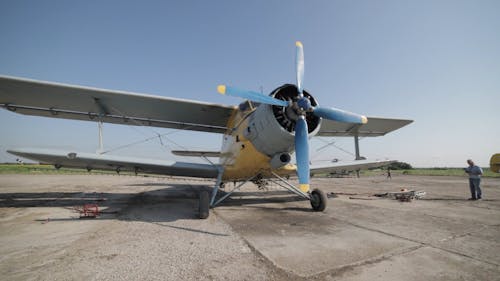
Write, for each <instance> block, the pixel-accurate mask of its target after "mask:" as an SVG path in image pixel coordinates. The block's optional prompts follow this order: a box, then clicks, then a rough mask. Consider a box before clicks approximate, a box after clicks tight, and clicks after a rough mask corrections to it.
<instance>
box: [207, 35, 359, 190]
mask: <svg viewBox="0 0 500 281" xmlns="http://www.w3.org/2000/svg"><path fill="white" fill-rule="evenodd" d="M295 46H296V57H295V68H296V74H297V76H296V79H297V81H296V82H297V97H296V98H295V99H294V100H293V101H284V100H280V99H277V98H274V97H271V96H266V95H264V94H261V93H258V92H253V91H247V90H242V89H238V88H235V87H230V86H226V85H219V86H218V87H217V91H218V92H219V93H221V94H223V95H228V96H233V97H240V98H244V99H247V100H251V101H254V102H259V103H264V104H269V105H276V106H283V107H291V108H292V109H293V110H294V111H295V114H296V116H297V117H296V120H295V123H296V125H295V151H296V155H295V157H296V160H297V176H298V178H299V188H300V190H302V191H303V192H308V191H309V174H310V173H309V136H308V127H307V120H306V114H307V113H308V112H311V113H312V114H314V115H315V116H317V117H321V118H325V119H329V120H333V121H337V122H344V123H354V124H366V123H367V122H368V119H367V118H366V117H365V116H363V115H359V114H356V113H352V112H349V111H345V110H342V109H338V108H333V107H320V106H315V107H314V106H312V105H311V101H310V100H309V98H308V97H306V96H304V88H303V86H304V84H303V82H304V46H303V45H302V43H301V42H300V41H297V42H295Z"/></svg>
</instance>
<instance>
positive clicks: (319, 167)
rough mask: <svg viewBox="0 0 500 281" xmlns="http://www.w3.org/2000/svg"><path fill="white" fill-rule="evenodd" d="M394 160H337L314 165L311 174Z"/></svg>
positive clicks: (387, 163) (366, 167) (379, 165)
mask: <svg viewBox="0 0 500 281" xmlns="http://www.w3.org/2000/svg"><path fill="white" fill-rule="evenodd" d="M394 162H396V160H383V161H371V160H354V161H351V162H337V163H328V164H324V165H312V166H311V174H316V173H334V172H349V171H356V170H362V169H370V168H376V167H382V166H385V165H389V164H391V163H394Z"/></svg>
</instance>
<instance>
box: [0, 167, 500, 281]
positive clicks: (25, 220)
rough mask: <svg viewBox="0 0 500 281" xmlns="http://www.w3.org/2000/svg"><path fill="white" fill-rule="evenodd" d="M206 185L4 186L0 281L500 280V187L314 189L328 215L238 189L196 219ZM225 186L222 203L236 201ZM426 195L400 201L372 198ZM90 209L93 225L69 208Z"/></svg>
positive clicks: (418, 184)
mask: <svg viewBox="0 0 500 281" xmlns="http://www.w3.org/2000/svg"><path fill="white" fill-rule="evenodd" d="M211 184H212V182H210V181H198V180H192V179H171V178H157V177H133V176H112V175H0V276H2V279H4V280H500V254H499V253H500V238H499V237H500V179H491V178H487V179H483V194H484V199H483V200H481V201H467V200H466V199H467V198H468V197H469V194H468V186H467V178H465V177H426V176H394V177H393V179H392V180H387V179H386V178H385V177H384V176H382V175H381V176H375V177H366V178H360V179H357V178H339V179H338V178H314V179H313V180H312V184H313V186H314V187H317V188H321V189H322V190H323V191H325V192H326V193H328V194H329V197H330V198H329V199H328V200H329V202H328V208H327V210H326V211H325V212H321V213H317V212H313V211H312V210H311V208H310V204H309V202H308V201H304V200H300V199H299V198H297V197H296V196H294V195H292V194H290V193H288V192H285V191H283V190H281V189H279V188H278V187H276V186H269V187H268V190H265V191H263V190H259V189H257V188H256V187H255V186H254V185H253V184H246V185H245V186H244V187H243V188H242V190H241V192H236V193H235V194H233V196H232V197H231V198H230V199H228V200H227V201H225V202H223V203H222V204H221V205H220V206H218V207H217V208H216V209H215V210H212V211H211V214H210V217H209V218H208V219H207V220H199V219H197V208H198V202H197V194H198V192H199V191H200V190H204V189H206V188H207V185H211ZM231 188H232V184H227V186H226V190H231ZM402 188H406V189H412V190H424V191H426V193H427V195H426V197H425V198H424V199H422V200H414V201H412V202H400V201H397V200H393V199H387V198H378V197H374V196H373V195H374V194H377V193H385V192H393V191H399V190H400V189H402ZM85 203H97V204H99V206H100V209H101V210H102V211H103V213H102V215H101V216H100V217H99V218H97V219H79V216H80V214H79V213H78V212H77V209H78V208H79V207H81V206H82V205H83V204H85Z"/></svg>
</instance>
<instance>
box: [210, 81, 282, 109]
mask: <svg viewBox="0 0 500 281" xmlns="http://www.w3.org/2000/svg"><path fill="white" fill-rule="evenodd" d="M217 91H218V92H219V93H221V94H223V95H228V96H233V97H239V98H244V99H247V100H251V101H254V102H260V103H265V104H270V105H277V106H288V102H287V101H284V100H279V99H275V98H273V97H270V96H266V95H263V94H261V93H257V92H252V91H247V90H242V89H238V88H234V87H230V86H226V85H219V86H217Z"/></svg>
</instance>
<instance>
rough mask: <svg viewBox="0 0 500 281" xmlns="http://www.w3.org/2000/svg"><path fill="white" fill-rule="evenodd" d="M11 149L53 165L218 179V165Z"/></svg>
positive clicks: (59, 151) (10, 151)
mask: <svg viewBox="0 0 500 281" xmlns="http://www.w3.org/2000/svg"><path fill="white" fill-rule="evenodd" d="M7 152H9V153H11V154H14V155H17V156H21V157H25V158H29V159H32V160H36V161H39V162H41V163H46V164H53V165H55V166H56V167H70V168H84V169H89V170H91V169H99V170H112V171H129V172H136V173H150V174H161V175H171V176H184V177H197V178H216V177H217V174H218V167H217V166H216V165H209V164H198V163H185V162H173V161H164V160H158V159H146V158H135V157H123V156H114V155H107V154H93V153H79V152H69V151H61V150H51V149H36V148H32V149H15V150H8V151H7Z"/></svg>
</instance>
